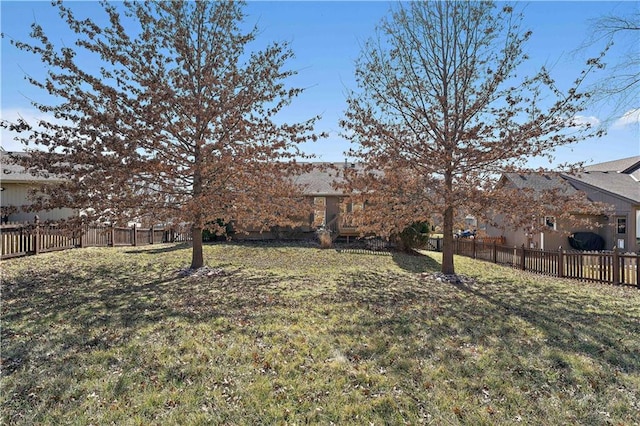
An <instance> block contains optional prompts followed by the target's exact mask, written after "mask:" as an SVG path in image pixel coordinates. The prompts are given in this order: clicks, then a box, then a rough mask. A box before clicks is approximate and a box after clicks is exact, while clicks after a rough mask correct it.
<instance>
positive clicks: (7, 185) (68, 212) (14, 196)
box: [0, 182, 74, 223]
mask: <svg viewBox="0 0 640 426" xmlns="http://www.w3.org/2000/svg"><path fill="white" fill-rule="evenodd" d="M2 188H3V190H2V192H1V193H0V197H1V198H0V199H1V200H2V201H1V203H0V204H1V205H2V206H3V207H7V206H13V207H15V208H16V209H18V211H17V212H15V213H12V214H10V215H9V222H19V223H24V222H33V221H34V219H35V216H36V215H37V216H38V218H39V219H40V221H41V222H44V221H57V220H62V219H68V218H69V217H72V216H74V210H73V209H70V208H63V209H54V210H48V211H37V212H24V211H23V210H22V207H23V206H26V205H29V204H31V201H30V200H29V190H30V189H33V185H32V184H29V183H12V182H2Z"/></svg>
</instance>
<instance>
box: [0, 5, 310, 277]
mask: <svg viewBox="0 0 640 426" xmlns="http://www.w3.org/2000/svg"><path fill="white" fill-rule="evenodd" d="M102 6H103V9H104V12H105V14H106V15H105V18H106V19H105V21H106V22H107V24H106V25H102V26H101V25H99V24H98V21H97V20H96V19H93V18H87V19H83V18H79V17H76V16H75V15H74V12H73V10H72V6H71V7H68V6H66V5H64V4H62V3H61V2H59V3H57V4H56V7H58V8H59V12H60V16H61V18H62V19H63V20H64V21H65V22H66V24H67V25H68V26H69V28H70V29H72V30H73V31H74V33H75V35H76V37H77V38H76V41H75V45H73V46H66V45H61V46H59V45H56V43H55V42H54V41H53V39H52V38H51V37H50V36H49V35H48V34H46V32H45V31H44V29H43V28H42V27H41V26H40V25H38V24H33V26H32V33H31V37H32V38H31V40H30V41H20V40H13V41H12V44H13V45H14V46H16V47H17V48H18V49H21V50H23V51H25V52H29V53H32V54H34V55H37V56H38V57H39V58H40V59H41V60H42V63H43V64H44V65H45V67H46V68H47V76H46V77H45V78H43V79H36V78H32V77H30V76H28V75H27V78H28V79H29V81H30V82H31V83H32V84H34V85H35V86H37V87H39V88H41V89H43V90H44V91H46V92H48V93H49V94H50V95H53V99H55V102H52V103H50V104H45V103H35V106H36V107H37V108H38V109H39V110H40V111H42V112H44V113H46V114H47V115H48V116H51V117H54V119H52V120H49V121H48V122H42V123H29V122H26V121H24V120H20V121H18V122H16V123H7V122H3V123H2V124H3V126H5V127H8V128H10V129H12V130H14V131H16V132H19V133H20V135H19V137H20V138H21V140H22V141H23V143H24V144H25V146H26V147H27V150H28V151H29V152H30V155H29V156H26V157H22V158H23V161H24V163H23V165H24V166H26V167H27V168H28V169H29V170H30V171H32V172H33V173H54V174H59V175H61V176H64V177H65V178H66V181H65V183H64V184H62V185H60V186H55V187H54V186H49V187H47V188H44V189H42V191H43V193H42V195H41V196H40V197H39V198H38V200H37V201H38V203H37V206H38V207H43V208H53V207H60V206H64V207H72V208H75V209H77V210H78V211H80V212H82V215H83V217H84V219H85V220H102V221H110V222H116V221H117V222H120V223H122V222H125V223H126V221H128V220H132V219H133V220H139V219H140V218H141V217H143V216H152V217H153V220H154V221H161V222H164V223H170V222H171V223H186V224H189V225H190V226H191V227H192V231H193V238H194V244H193V256H192V262H191V267H192V268H197V267H200V266H202V265H203V256H202V238H201V236H202V230H203V229H205V228H207V227H216V226H218V225H217V224H220V223H229V222H232V221H234V222H236V223H241V224H242V225H244V226H252V227H256V228H257V229H266V228H268V227H269V226H272V225H275V224H287V223H289V222H291V220H292V219H291V218H292V217H295V216H300V210H299V209H300V205H299V204H297V203H296V202H295V201H296V196H297V195H299V194H300V188H296V187H294V186H293V185H292V184H291V183H290V180H289V179H287V178H286V177H287V175H288V174H290V173H292V172H293V171H295V169H297V168H299V167H300V166H299V165H298V164H296V162H295V158H296V157H303V158H304V157H305V156H304V154H303V153H302V152H300V150H299V149H298V148H297V146H298V144H300V143H303V142H307V141H310V140H316V139H317V138H318V135H316V134H315V133H313V126H314V123H315V121H316V120H317V119H318V117H310V119H309V120H307V121H304V122H300V123H280V122H279V121H278V117H277V115H278V113H279V112H280V111H281V110H282V109H283V108H285V107H286V106H287V105H289V104H290V103H291V101H292V99H294V98H295V97H296V96H298V95H299V94H300V93H301V92H302V89H300V88H291V87H288V86H287V85H286V84H285V83H286V80H287V78H289V77H291V76H292V75H294V74H295V73H296V71H295V70H287V69H285V65H286V63H287V60H289V59H290V58H291V57H292V56H293V52H292V51H291V49H290V47H289V45H288V44H287V43H278V42H274V43H271V44H269V45H267V46H266V47H263V48H262V49H258V50H253V51H252V50H251V48H252V46H253V42H255V39H256V35H257V34H258V29H257V28H255V27H254V28H253V29H252V30H250V31H244V30H243V26H242V25H241V24H242V22H243V20H244V18H245V17H244V14H243V11H242V8H243V5H242V3H240V2H187V1H171V2H125V3H123V4H118V5H114V4H112V3H108V2H104V3H102ZM34 148H35V149H34Z"/></svg>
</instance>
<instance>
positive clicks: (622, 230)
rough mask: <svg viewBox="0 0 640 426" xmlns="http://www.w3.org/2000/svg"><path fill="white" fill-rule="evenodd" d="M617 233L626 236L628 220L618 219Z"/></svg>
mask: <svg viewBox="0 0 640 426" xmlns="http://www.w3.org/2000/svg"><path fill="white" fill-rule="evenodd" d="M616 232H617V233H618V234H626V233H627V218H626V217H619V218H617V219H616Z"/></svg>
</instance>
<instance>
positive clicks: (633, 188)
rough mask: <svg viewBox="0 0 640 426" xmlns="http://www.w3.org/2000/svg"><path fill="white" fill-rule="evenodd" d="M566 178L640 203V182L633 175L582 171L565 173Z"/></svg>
mask: <svg viewBox="0 0 640 426" xmlns="http://www.w3.org/2000/svg"><path fill="white" fill-rule="evenodd" d="M563 177H564V178H565V179H568V180H570V181H577V182H581V183H584V184H586V185H589V186H591V187H593V188H596V189H598V190H603V191H606V192H608V193H610V194H611V195H614V196H617V197H622V198H626V199H627V200H629V201H631V202H633V203H637V204H640V182H638V181H637V180H636V179H635V178H634V177H633V176H632V175H630V174H625V173H617V172H597V171H596V172H591V171H590V172H582V173H578V174H576V175H563Z"/></svg>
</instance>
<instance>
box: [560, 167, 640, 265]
mask: <svg viewBox="0 0 640 426" xmlns="http://www.w3.org/2000/svg"><path fill="white" fill-rule="evenodd" d="M563 177H564V178H565V179H566V180H567V181H568V182H569V183H571V185H572V186H573V187H574V188H576V189H577V190H579V191H583V192H584V193H586V194H587V196H588V197H589V199H590V200H592V201H597V202H603V203H606V204H609V205H611V206H612V207H613V214H612V215H611V216H610V217H608V223H607V225H608V226H605V227H604V228H603V229H602V230H601V231H600V232H599V234H600V235H601V236H602V237H603V238H604V240H605V247H607V248H613V247H617V248H618V249H620V250H624V251H630V252H635V253H640V155H637V156H635V157H629V158H624V159H621V160H617V161H608V162H605V163H599V164H594V165H591V166H588V167H586V168H585V170H584V172H582V173H579V174H577V175H563Z"/></svg>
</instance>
